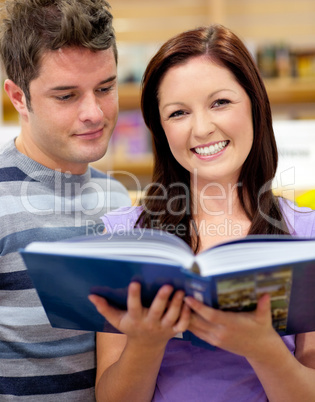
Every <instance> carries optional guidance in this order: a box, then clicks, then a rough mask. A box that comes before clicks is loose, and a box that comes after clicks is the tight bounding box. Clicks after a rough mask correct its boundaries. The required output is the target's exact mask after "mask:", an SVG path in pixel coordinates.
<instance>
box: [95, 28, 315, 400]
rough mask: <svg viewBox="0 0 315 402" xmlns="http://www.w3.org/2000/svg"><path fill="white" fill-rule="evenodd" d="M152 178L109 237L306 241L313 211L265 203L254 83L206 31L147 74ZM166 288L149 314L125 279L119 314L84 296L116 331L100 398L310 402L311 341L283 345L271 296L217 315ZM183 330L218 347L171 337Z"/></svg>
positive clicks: (267, 188) (102, 367)
mask: <svg viewBox="0 0 315 402" xmlns="http://www.w3.org/2000/svg"><path fill="white" fill-rule="evenodd" d="M142 112H143V116H144V119H145V122H146V124H147V126H148V128H149V129H150V131H151V133H152V136H153V144H154V158H155V167H154V177H153V183H152V185H151V187H150V189H149V191H148V193H147V196H146V198H145V200H144V203H143V205H142V206H141V207H138V208H136V209H133V210H130V209H121V210H119V213H118V214H117V213H116V214H111V213H110V214H108V215H106V216H105V217H104V223H105V226H106V228H107V230H108V231H111V230H115V227H120V228H121V227H122V225H123V226H124V227H126V228H132V227H133V226H134V225H138V226H141V227H153V228H160V229H162V230H167V231H169V232H172V233H174V234H176V235H178V236H180V237H182V238H183V239H184V240H185V241H186V242H187V243H188V244H189V245H190V246H191V247H192V248H193V250H194V251H195V252H196V253H199V252H201V251H202V250H204V249H206V248H209V247H211V246H213V245H215V244H218V243H220V242H223V241H227V240H232V239H235V238H240V237H245V236H247V235H249V234H251V235H253V234H278V235H282V234H289V233H290V234H291V235H293V236H294V235H299V236H314V235H315V213H314V212H311V211H306V210H303V211H297V210H296V209H294V207H293V206H292V205H289V204H288V203H287V202H285V201H284V200H283V199H278V198H276V197H274V195H273V193H272V191H271V182H272V180H273V178H274V175H275V172H276V167H277V149H276V143H275V138H274V134H273V129H272V120H271V111H270V106H269V101H268V97H267V94H266V90H265V87H264V84H263V82H262V79H261V77H260V75H259V72H258V71H257V68H256V66H255V63H254V62H253V60H252V58H251V56H250V54H249V52H248V51H247V50H246V47H245V46H244V44H243V43H242V42H241V41H240V39H239V38H238V37H236V36H235V35H234V34H233V33H232V32H231V31H229V30H228V29H226V28H224V27H222V26H219V25H214V26H210V27H208V28H199V29H195V30H193V31H189V32H184V33H182V34H180V35H178V36H176V37H174V38H172V39H170V40H169V41H167V42H166V43H165V44H164V45H163V46H162V47H161V49H160V50H159V51H158V52H157V54H156V55H155V56H154V57H153V59H152V60H151V61H150V63H149V65H148V67H147V69H146V72H145V75H144V78H143V92H142ZM171 293H172V288H171V287H170V286H168V285H167V286H163V287H162V288H161V289H160V291H159V292H158V294H157V296H156V298H155V299H154V301H153V303H152V305H151V307H150V308H144V307H143V306H142V305H141V300H140V285H139V284H137V283H132V284H131V285H130V286H129V292H128V310H127V311H120V310H117V309H115V308H113V307H111V306H110V305H108V303H107V302H106V300H105V299H102V298H100V297H96V296H91V301H92V302H93V303H94V304H95V306H96V307H97V309H98V311H99V312H100V313H101V314H103V315H104V316H105V317H106V319H107V320H108V321H109V322H110V323H111V324H112V325H113V326H115V327H116V328H117V329H118V330H120V331H121V332H122V333H123V334H121V335H117V334H108V333H104V334H99V335H98V341H97V342H98V350H97V359H98V369H97V381H96V396H97V399H98V400H99V401H124V400H128V401H137V402H138V401H151V400H153V401H171V402H175V401H181V402H183V401H198V402H201V401H212V402H213V401H237V402H242V401H244V402H248V401H267V400H269V401H276V402H279V401H286V402H288V401H294V402H296V401H314V400H315V387H314V382H315V334H314V333H308V334H299V335H297V336H296V337H294V336H286V337H283V338H281V337H280V336H279V335H278V334H277V333H276V331H275V330H274V329H273V327H272V324H271V313H270V300H269V297H268V296H263V297H262V298H261V299H260V301H259V303H258V306H257V309H256V311H254V312H252V313H231V312H223V311H219V310H214V309H212V308H210V307H207V306H206V305H204V304H202V303H201V302H199V301H197V300H195V299H193V298H192V297H185V296H184V294H183V292H181V291H178V292H176V293H175V296H174V297H173V298H172V299H171V300H170V295H171ZM186 329H188V330H190V331H191V332H192V333H193V334H195V335H196V336H198V337H199V338H201V339H203V340H204V341H206V342H208V343H210V344H212V345H215V346H216V349H215V350H206V349H203V348H199V347H195V346H193V345H191V344H190V343H189V342H185V341H182V340H179V339H176V338H174V336H175V335H176V334H177V333H178V332H181V331H185V330H186Z"/></svg>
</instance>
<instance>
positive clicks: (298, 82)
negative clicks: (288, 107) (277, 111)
mask: <svg viewBox="0 0 315 402" xmlns="http://www.w3.org/2000/svg"><path fill="white" fill-rule="evenodd" d="M264 82H265V85H266V89H267V93H268V96H269V99H270V103H271V105H279V104H290V103H311V102H315V77H308V78H306V77H305V78H293V77H286V78H268V79H265V80H264Z"/></svg>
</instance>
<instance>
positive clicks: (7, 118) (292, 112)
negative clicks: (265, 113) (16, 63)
mask: <svg viewBox="0 0 315 402" xmlns="http://www.w3.org/2000/svg"><path fill="white" fill-rule="evenodd" d="M109 2H110V4H111V6H112V13H113V15H114V26H115V30H116V35H117V41H118V51H119V64H118V74H119V95H120V115H119V120H118V124H117V127H116V130H115V132H114V135H113V138H112V141H111V145H110V147H111V149H110V151H109V152H108V154H107V155H106V156H105V157H104V158H103V159H102V160H100V161H99V162H97V163H95V164H94V165H95V166H96V167H97V168H99V169H101V170H104V171H110V172H112V173H111V174H113V175H114V176H115V177H117V178H118V179H120V180H121V181H123V182H124V184H125V185H126V186H127V187H128V189H129V190H131V191H137V190H141V189H143V188H145V186H146V185H147V184H148V183H149V182H150V179H151V171H152V155H151V142H150V136H149V134H148V132H147V130H146V128H145V126H144V124H143V121H142V117H141V113H140V111H139V99H140V98H139V94H140V81H141V77H142V74H143V71H144V69H145V66H146V64H147V62H148V60H149V59H150V57H151V56H152V55H153V54H154V53H155V51H156V50H157V49H158V47H159V46H160V45H161V43H162V42H163V41H165V40H167V39H168V38H170V37H171V36H173V35H175V34H177V33H179V32H181V31H183V30H187V29H191V28H195V27H197V26H200V25H207V24H210V23H221V24H223V25H226V26H227V27H229V28H230V29H232V30H233V31H234V32H235V33H236V34H237V35H238V36H240V37H241V39H243V41H244V42H245V44H246V45H247V47H248V49H249V50H250V51H251V53H252V54H253V56H254V58H255V60H256V62H257V64H258V66H259V69H260V71H261V74H262V76H263V78H264V80H265V84H266V88H267V91H268V94H269V97H270V102H271V106H272V113H273V118H274V126H275V132H276V138H277V142H278V146H279V150H280V155H281V158H280V165H279V179H278V182H277V183H276V184H275V191H280V190H281V191H283V189H284V190H285V191H286V192H287V193H290V191H291V193H290V194H291V195H289V197H290V198H294V199H297V198H298V197H300V196H301V195H302V194H305V193H306V192H307V193H308V195H309V194H310V193H309V191H310V190H314V189H315V175H314V174H312V171H313V169H315V0H299V1H296V0H111V1H110V0H109ZM0 3H3V0H0ZM4 79H5V74H4V72H3V71H2V75H1V81H2V85H1V93H0V95H1V96H0V102H1V104H0V141H4V140H5V139H6V138H7V136H8V135H12V133H13V132H16V130H17V125H18V116H17V113H16V112H15V110H14V108H13V107H12V106H11V104H10V102H9V100H8V99H7V97H6V94H5V93H4V92H3V90H2V88H3V80H4ZM290 169H291V171H290ZM292 169H293V170H292ZM280 170H281V171H280ZM288 170H289V171H290V172H291V173H290V172H289V174H288ZM277 189H278V190H277ZM313 198H315V196H314V197H313ZM303 202H306V201H305V197H304V201H303ZM311 202H312V201H311ZM314 205H315V202H314Z"/></svg>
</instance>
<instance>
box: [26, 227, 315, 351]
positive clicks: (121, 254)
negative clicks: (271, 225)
mask: <svg viewBox="0 0 315 402" xmlns="http://www.w3.org/2000/svg"><path fill="white" fill-rule="evenodd" d="M21 254H22V257H23V259H24V261H25V264H26V266H27V268H28V270H29V274H30V276H31V278H32V280H33V282H34V286H35V288H36V289H37V291H38V294H39V297H40V299H41V301H42V304H43V306H44V308H45V310H46V313H47V316H48V318H49V320H50V322H51V325H52V326H55V327H60V328H72V329H81V330H92V331H105V332H106V331H112V330H113V329H112V328H111V327H110V326H109V325H108V324H107V323H106V321H105V320H104V318H103V317H102V316H101V315H100V314H99V313H97V311H96V310H95V308H94V306H93V305H92V304H91V303H90V302H89V300H88V298H87V297H88V295H89V294H90V293H95V294H98V295H102V296H104V297H106V298H107V299H108V300H109V301H110V302H111V303H113V304H114V305H116V306H118V307H119V308H126V298H127V287H128V285H129V283H130V282H131V281H139V282H140V283H141V284H142V302H143V304H144V305H145V306H149V305H150V303H151V302H152V300H153V298H154V296H155V294H156V293H157V291H158V289H159V288H160V287H161V286H162V285H163V284H165V283H168V284H171V285H173V286H174V289H184V290H185V292H186V294H187V295H192V296H193V297H195V298H196V299H198V300H201V301H203V302H204V303H205V304H207V305H209V306H213V307H215V308H219V309H222V310H232V311H250V310H253V309H255V307H256V304H257V300H258V299H259V297H260V296H261V295H263V294H265V293H269V294H270V295H271V304H272V316H273V325H274V328H275V329H276V330H277V331H278V332H279V333H280V334H281V335H285V334H292V333H301V332H307V331H312V330H315V239H306V238H292V237H286V236H277V237H274V236H269V237H266V236H264V237H262V236H252V237H247V238H244V239H241V240H237V241H232V242H228V243H224V244H221V245H219V246H216V247H213V248H211V249H209V250H206V251H204V252H202V253H200V254H198V255H197V256H195V255H194V254H193V253H192V250H191V249H190V248H189V246H188V245H187V244H186V243H184V242H183V241H182V240H181V239H179V238H178V237H176V236H174V235H171V234H168V233H166V232H162V231H158V230H150V229H133V230H132V231H130V232H124V233H116V234H105V235H98V236H88V237H80V238H76V239H71V240H65V241H59V242H51V243H47V242H35V243H31V244H30V245H28V246H27V247H26V248H25V249H23V250H21ZM188 338H189V337H188ZM188 338H187V339H188ZM185 339H186V338H185ZM189 339H191V338H189ZM199 341H200V340H199ZM200 342H202V341H200ZM197 343H198V342H197Z"/></svg>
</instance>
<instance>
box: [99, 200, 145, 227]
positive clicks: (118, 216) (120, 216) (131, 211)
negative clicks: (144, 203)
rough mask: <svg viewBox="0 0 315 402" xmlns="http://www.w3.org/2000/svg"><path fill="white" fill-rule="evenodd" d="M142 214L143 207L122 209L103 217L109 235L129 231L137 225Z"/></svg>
mask: <svg viewBox="0 0 315 402" xmlns="http://www.w3.org/2000/svg"><path fill="white" fill-rule="evenodd" d="M141 212H142V207H135V206H133V207H121V208H118V209H114V210H112V211H110V212H108V213H107V214H105V215H103V216H102V217H101V219H102V221H103V223H104V226H105V229H106V231H107V232H108V233H113V232H119V231H128V230H132V229H133V228H134V227H135V224H136V222H137V220H138V218H139V216H140V214H141Z"/></svg>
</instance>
